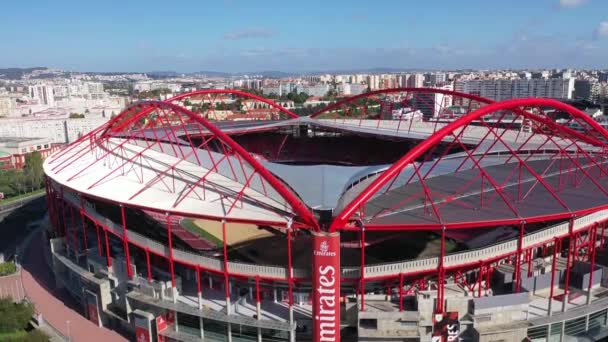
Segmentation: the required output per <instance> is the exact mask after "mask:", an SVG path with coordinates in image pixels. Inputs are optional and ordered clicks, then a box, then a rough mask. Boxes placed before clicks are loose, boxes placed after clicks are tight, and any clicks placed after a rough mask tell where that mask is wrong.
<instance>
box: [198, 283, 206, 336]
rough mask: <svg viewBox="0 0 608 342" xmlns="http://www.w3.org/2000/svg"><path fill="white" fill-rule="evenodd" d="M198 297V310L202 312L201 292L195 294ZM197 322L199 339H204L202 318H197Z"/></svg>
mask: <svg viewBox="0 0 608 342" xmlns="http://www.w3.org/2000/svg"><path fill="white" fill-rule="evenodd" d="M197 295H198V309H199V310H203V294H202V293H201V292H198V293H197ZM198 322H199V327H200V330H201V333H200V335H201V339H203V340H204V339H205V330H204V329H203V317H199V318H198Z"/></svg>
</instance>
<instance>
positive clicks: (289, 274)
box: [258, 224, 293, 308]
mask: <svg viewBox="0 0 608 342" xmlns="http://www.w3.org/2000/svg"><path fill="white" fill-rule="evenodd" d="M290 226H291V224H290ZM292 263H293V259H292V256H291V227H288V229H287V286H288V292H289V308H291V307H292V306H293V264H292ZM258 290H259V289H258Z"/></svg>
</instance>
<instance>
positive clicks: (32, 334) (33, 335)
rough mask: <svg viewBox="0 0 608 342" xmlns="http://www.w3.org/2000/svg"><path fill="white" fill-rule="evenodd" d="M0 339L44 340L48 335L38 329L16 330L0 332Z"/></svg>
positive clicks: (9, 340)
mask: <svg viewBox="0 0 608 342" xmlns="http://www.w3.org/2000/svg"><path fill="white" fill-rule="evenodd" d="M0 341H7V342H46V341H49V337H48V336H47V335H46V334H45V333H43V332H42V331H40V330H30V331H25V330H18V331H13V332H10V333H0Z"/></svg>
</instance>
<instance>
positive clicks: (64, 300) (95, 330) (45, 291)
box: [21, 233, 127, 342]
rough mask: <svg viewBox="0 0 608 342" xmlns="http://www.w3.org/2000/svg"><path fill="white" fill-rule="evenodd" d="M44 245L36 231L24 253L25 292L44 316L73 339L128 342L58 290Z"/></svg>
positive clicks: (22, 275)
mask: <svg viewBox="0 0 608 342" xmlns="http://www.w3.org/2000/svg"><path fill="white" fill-rule="evenodd" d="M42 247H43V246H42V241H41V238H40V234H39V233H36V235H35V236H34V238H33V239H32V240H31V242H30V244H29V245H28V246H27V247H26V249H25V251H24V253H23V256H24V257H23V259H24V260H23V269H22V271H21V279H22V282H23V287H24V289H25V294H26V295H27V297H28V298H29V299H30V301H31V302H32V303H34V305H35V306H36V311H37V312H38V313H40V314H42V317H43V319H44V320H45V321H46V322H48V323H49V324H50V325H52V326H53V327H54V328H55V329H57V330H59V332H60V333H61V334H63V335H65V336H69V337H70V338H71V340H72V341H76V342H79V341H83V342H89V341H91V342H95V341H99V342H115V341H116V342H118V341H127V339H125V338H124V337H122V336H121V335H119V334H118V333H116V332H114V331H111V330H108V329H105V328H99V327H98V326H96V325H95V324H93V323H92V322H90V321H89V320H87V319H86V318H85V317H84V316H82V315H80V314H79V313H78V311H76V310H78V309H79V305H78V304H77V303H75V301H74V300H73V299H72V298H71V297H69V295H67V294H66V293H62V292H61V291H57V290H56V289H55V281H54V278H53V275H52V273H51V271H50V269H49V268H48V266H47V265H46V263H45V261H44V255H43V254H42ZM74 308H78V309H74ZM68 322H69V323H68ZM68 326H69V327H68ZM68 329H69V334H68Z"/></svg>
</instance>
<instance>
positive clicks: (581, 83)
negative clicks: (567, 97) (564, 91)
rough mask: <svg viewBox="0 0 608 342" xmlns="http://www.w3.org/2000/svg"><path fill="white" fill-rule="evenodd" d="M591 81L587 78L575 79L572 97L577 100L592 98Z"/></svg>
mask: <svg viewBox="0 0 608 342" xmlns="http://www.w3.org/2000/svg"><path fill="white" fill-rule="evenodd" d="M591 87H592V86H591V82H589V81H587V80H576V81H574V93H573V95H572V98H574V99H575V100H588V101H590V100H591Z"/></svg>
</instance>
